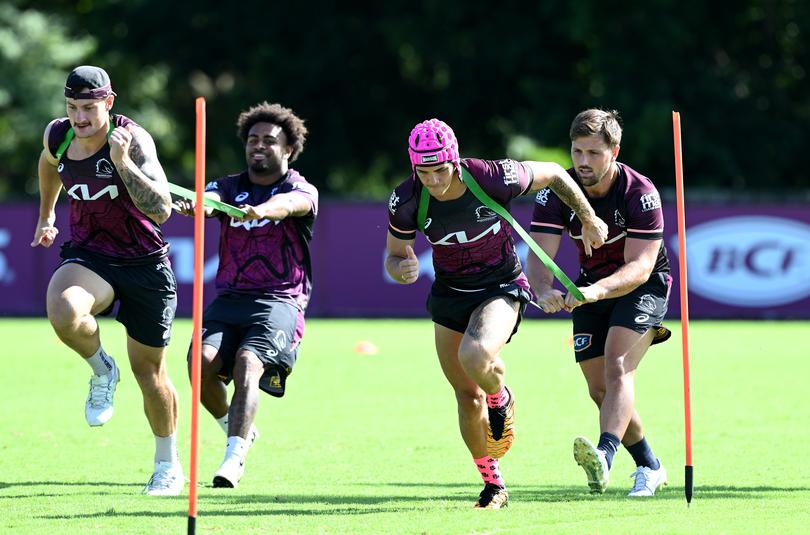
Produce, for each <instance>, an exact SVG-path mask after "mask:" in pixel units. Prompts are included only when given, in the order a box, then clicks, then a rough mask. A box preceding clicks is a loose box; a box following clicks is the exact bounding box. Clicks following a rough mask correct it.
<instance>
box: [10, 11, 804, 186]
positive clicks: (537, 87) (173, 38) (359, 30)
mask: <svg viewBox="0 0 810 535" xmlns="http://www.w3.org/2000/svg"><path fill="white" fill-rule="evenodd" d="M808 31H810V2H805V1H803V0H796V1H789V0H782V1H778V0H773V1H767V0H739V1H737V2H734V3H733V4H724V3H713V2H703V1H698V0H648V1H646V2H631V1H621V0H617V1H613V2H604V0H579V1H577V2H570V1H562V0H538V1H535V2H526V1H514V0H502V1H501V2H498V3H497V4H492V3H490V2H478V1H474V0H473V1H467V2H462V1H460V0H445V1H438V0H425V1H408V2H405V1H402V0H389V1H386V2H369V1H366V2H363V1H360V2H353V3H344V2H329V1H326V0H313V1H308V0H302V1H299V2H267V1H265V2H256V1H253V0H243V1H241V2H238V3H234V4H231V5H226V4H225V3H222V2H212V1H210V0H194V1H191V0H176V1H174V2H160V1H157V0H127V1H124V0H106V1H102V0H78V1H71V2H68V1H56V0H50V1H49V0H38V1H36V2H34V1H26V0H10V1H8V0H7V1H6V3H4V4H2V5H0V80H2V82H1V83H0V199H2V198H7V199H9V198H30V196H31V195H36V192H37V182H36V161H37V156H38V154H39V151H40V150H41V144H42V130H43V128H44V127H45V125H46V124H47V122H48V121H49V120H50V119H51V118H53V117H56V116H62V115H64V100H63V97H62V86H63V84H64V79H65V77H66V75H67V73H68V72H69V70H70V69H71V68H72V67H74V66H75V65H79V64H96V65H100V66H103V67H104V68H105V69H106V70H107V71H108V72H109V73H110V76H111V78H112V81H113V87H114V88H115V89H116V91H117V92H118V98H117V101H116V111H118V112H120V113H124V114H126V115H130V116H132V117H133V118H134V119H135V120H136V121H138V122H139V123H140V124H142V125H143V126H145V127H146V128H147V129H148V130H149V131H150V132H151V133H152V134H153V136H154V137H155V139H156V141H157V144H158V150H159V154H160V156H161V160H162V162H163V165H164V167H165V168H166V171H167V174H168V175H169V177H170V180H172V181H174V182H177V183H179V184H185V185H188V184H190V183H191V181H192V178H191V177H192V176H193V162H194V155H193V150H194V97H196V96H198V95H202V96H204V97H206V99H207V104H208V143H207V153H208V164H207V165H208V174H209V176H210V177H212V178H213V177H214V176H218V175H221V174H225V173H230V172H235V171H237V170H240V169H241V168H243V167H244V157H243V151H242V146H241V143H240V142H239V140H238V139H237V138H236V136H235V120H236V117H237V115H238V113H239V112H240V111H242V110H244V109H246V108H247V107H249V106H250V105H252V104H255V103H257V102H259V101H262V100H269V101H271V102H280V103H282V104H284V105H286V106H289V107H291V108H293V109H294V110H295V111H296V112H297V113H298V114H299V115H300V116H301V117H303V118H304V119H305V120H306V124H307V126H308V127H309V129H310V135H309V139H308V142H307V146H306V148H305V150H304V153H303V154H302V156H301V158H300V159H299V161H298V162H296V163H295V164H294V166H295V167H296V168H297V169H299V170H300V171H301V172H302V173H303V174H304V175H305V176H306V177H307V178H309V179H310V180H311V181H312V182H313V183H315V184H316V185H318V187H319V188H320V189H321V192H322V195H324V196H331V197H336V196H342V197H351V198H384V197H385V196H387V194H388V192H390V188H391V187H392V186H393V185H394V184H395V183H397V182H398V181H400V180H402V179H403V178H404V177H405V176H406V175H407V174H408V172H409V170H408V160H407V155H406V139H407V134H408V132H409V130H410V128H411V127H412V126H413V125H414V124H415V123H416V122H418V121H421V120H423V119H426V118H430V117H434V116H435V117H439V118H442V119H444V120H446V121H447V122H448V123H450V124H451V125H452V126H453V127H454V129H455V130H456V133H457V135H458V136H459V139H460V144H461V152H462V155H468V156H476V157H483V158H498V157H501V156H503V155H504V154H508V155H509V156H512V157H516V158H550V159H556V160H557V161H560V163H562V164H564V165H568V164H569V160H568V156H567V150H568V145H569V139H568V127H569V125H570V121H571V119H572V118H573V116H574V115H575V114H576V113H577V112H579V111H580V110H582V109H584V108H586V107H591V106H599V107H605V108H615V109H618V110H619V111H620V112H621V114H622V116H623V117H624V124H625V134H624V139H623V145H622V154H621V155H620V159H621V160H622V161H625V162H627V163H629V164H630V165H632V166H633V167H635V168H636V169H638V170H639V171H641V172H643V173H644V174H647V175H648V176H650V177H651V178H653V180H655V181H656V183H658V184H659V187H661V188H662V189H667V188H669V187H671V186H672V184H673V149H672V126H671V110H673V109H676V110H678V111H680V112H681V115H682V123H683V136H684V153H685V154H684V156H685V171H686V179H687V184H688V185H687V192H689V191H694V190H696V189H704V190H705V189H714V190H718V191H749V192H763V191H764V190H780V191H785V190H787V191H788V192H795V193H796V194H798V192H799V191H806V189H807V188H808V187H810V176H808V174H809V173H810V171H808V168H807V167H806V166H803V165H797V164H796V162H797V161H801V160H796V158H794V156H798V155H801V154H802V153H803V151H804V150H806V148H807V146H808V145H810V83H809V82H808V72H807V70H808V39H807V32H808ZM690 188H691V190H690Z"/></svg>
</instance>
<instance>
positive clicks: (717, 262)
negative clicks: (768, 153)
mask: <svg viewBox="0 0 810 535" xmlns="http://www.w3.org/2000/svg"><path fill="white" fill-rule="evenodd" d="M670 246H671V247H672V249H673V250H676V251H677V246H678V243H677V237H675V236H673V237H672V239H671V243H670ZM686 248H687V251H688V260H689V265H688V274H689V289H690V290H691V291H694V292H696V293H698V294H700V295H701V296H703V297H705V298H708V299H711V300H713V301H717V302H719V303H723V304H727V305H736V306H744V307H768V306H778V305H784V304H787V303H792V302H794V301H799V300H801V299H804V298H805V297H807V296H808V295H810V275H808V273H810V225H806V224H804V223H799V222H796V221H793V220H790V219H783V218H779V217H770V216H738V217H728V218H723V219H716V220H713V221H710V222H707V223H703V224H700V225H696V226H694V227H690V228H689V229H688V230H687V232H686Z"/></svg>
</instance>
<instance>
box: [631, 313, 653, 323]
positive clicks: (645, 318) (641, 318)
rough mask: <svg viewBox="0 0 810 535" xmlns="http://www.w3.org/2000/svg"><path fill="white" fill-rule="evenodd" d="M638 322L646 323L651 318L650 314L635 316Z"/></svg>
mask: <svg viewBox="0 0 810 535" xmlns="http://www.w3.org/2000/svg"><path fill="white" fill-rule="evenodd" d="M634 319H635V321H636V323H645V322H647V321H648V320H649V319H650V316H649V314H639V315H638V316H636V317H635V318H634Z"/></svg>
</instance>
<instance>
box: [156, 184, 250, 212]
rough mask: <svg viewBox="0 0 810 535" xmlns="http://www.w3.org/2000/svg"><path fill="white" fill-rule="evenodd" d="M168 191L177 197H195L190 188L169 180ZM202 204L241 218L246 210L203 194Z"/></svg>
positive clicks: (193, 198)
mask: <svg viewBox="0 0 810 535" xmlns="http://www.w3.org/2000/svg"><path fill="white" fill-rule="evenodd" d="M169 191H170V192H172V193H174V194H175V195H177V196H178V197H183V198H184V199H188V200H190V201H194V200H196V199H197V194H196V193H195V192H194V191H192V190H190V189H186V188H184V187H182V186H178V185H177V184H172V183H171V182H169ZM203 204H204V205H206V206H210V207H211V208H214V209H216V210H219V211H220V212H225V213H226V214H228V215H229V216H232V217H238V218H242V217H244V216H245V215H246V214H247V212H245V211H244V210H242V209H240V208H237V207H236V206H231V205H230V204H228V203H224V202H222V201H218V200H216V199H212V198H210V197H206V196H205V195H203Z"/></svg>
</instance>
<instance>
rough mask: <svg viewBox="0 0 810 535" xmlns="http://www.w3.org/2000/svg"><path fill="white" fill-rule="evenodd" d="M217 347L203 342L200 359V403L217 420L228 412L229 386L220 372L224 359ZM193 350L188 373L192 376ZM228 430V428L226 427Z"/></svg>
mask: <svg viewBox="0 0 810 535" xmlns="http://www.w3.org/2000/svg"><path fill="white" fill-rule="evenodd" d="M217 353H218V350H217V348H215V347H213V346H210V345H207V344H203V345H202V358H201V360H200V403H202V406H203V407H205V409H206V410H207V411H208V412H209V413H210V414H211V416H213V417H214V418H215V419H216V420H217V421H219V420H220V419H222V418H224V417H225V416H226V415H227V414H228V408H229V405H228V388H227V387H226V386H225V383H224V382H223V381H222V379H220V378H219V376H218V373H219V371H220V370H221V369H222V360H220V358H219V356H218V355H217ZM190 357H191V350H190V349H189V359H188V373H189V378H190V377H191V358H190ZM226 432H227V429H226Z"/></svg>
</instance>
